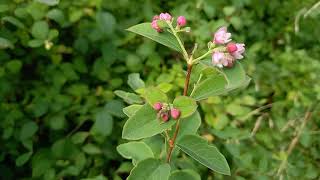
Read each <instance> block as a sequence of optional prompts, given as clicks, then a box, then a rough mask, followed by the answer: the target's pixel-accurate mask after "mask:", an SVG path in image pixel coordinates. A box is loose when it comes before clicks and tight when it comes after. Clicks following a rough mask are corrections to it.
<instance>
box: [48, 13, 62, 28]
mask: <svg viewBox="0 0 320 180" xmlns="http://www.w3.org/2000/svg"><path fill="white" fill-rule="evenodd" d="M47 17H48V18H49V19H52V20H54V21H56V22H57V23H59V24H60V26H63V25H64V24H65V21H66V20H65V16H64V14H63V12H62V11H61V10H60V9H52V10H50V11H49V12H48V14H47Z"/></svg>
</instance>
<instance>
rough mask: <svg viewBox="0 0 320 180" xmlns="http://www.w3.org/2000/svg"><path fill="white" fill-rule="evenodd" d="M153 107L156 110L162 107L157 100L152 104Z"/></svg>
mask: <svg viewBox="0 0 320 180" xmlns="http://www.w3.org/2000/svg"><path fill="white" fill-rule="evenodd" d="M153 109H154V110H156V111H160V110H161V109H162V103H161V102H157V103H155V104H154V105H153Z"/></svg>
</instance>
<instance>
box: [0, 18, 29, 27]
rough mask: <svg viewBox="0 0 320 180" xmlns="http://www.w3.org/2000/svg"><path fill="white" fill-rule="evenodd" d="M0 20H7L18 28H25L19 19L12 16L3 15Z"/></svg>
mask: <svg viewBox="0 0 320 180" xmlns="http://www.w3.org/2000/svg"><path fill="white" fill-rule="evenodd" d="M1 20H2V21H3V22H9V23H11V24H13V25H15V26H17V27H18V28H21V29H23V28H25V26H24V24H23V23H22V22H21V21H20V20H19V19H17V18H15V17H13V16H5V17H3V18H1Z"/></svg>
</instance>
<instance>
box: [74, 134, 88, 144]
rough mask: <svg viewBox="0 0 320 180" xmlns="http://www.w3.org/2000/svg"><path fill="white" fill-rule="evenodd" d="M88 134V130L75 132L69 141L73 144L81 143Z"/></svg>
mask: <svg viewBox="0 0 320 180" xmlns="http://www.w3.org/2000/svg"><path fill="white" fill-rule="evenodd" d="M88 136H89V132H86V131H82V132H77V133H75V134H74V135H72V137H71V141H72V142H73V144H81V143H83V142H84V141H85V140H86V139H87V137H88Z"/></svg>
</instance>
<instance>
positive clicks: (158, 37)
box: [127, 23, 181, 52]
mask: <svg viewBox="0 0 320 180" xmlns="http://www.w3.org/2000/svg"><path fill="white" fill-rule="evenodd" d="M127 30H128V31H131V32H133V33H136V34H139V35H141V36H144V37H147V38H149V39H152V40H154V41H156V42H158V43H160V44H162V45H165V46H167V47H169V48H172V49H173V50H176V51H180V52H181V48H180V46H179V43H178V41H177V40H176V38H175V37H174V36H173V35H172V34H170V33H169V32H162V33H158V32H157V31H156V30H154V29H152V27H151V23H141V24H138V25H135V26H132V27H130V28H128V29H127Z"/></svg>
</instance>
